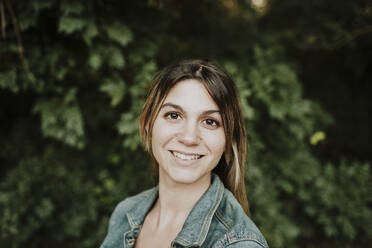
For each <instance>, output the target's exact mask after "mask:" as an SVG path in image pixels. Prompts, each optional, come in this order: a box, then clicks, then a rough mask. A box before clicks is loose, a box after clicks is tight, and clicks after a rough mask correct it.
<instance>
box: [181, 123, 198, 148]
mask: <svg viewBox="0 0 372 248" xmlns="http://www.w3.org/2000/svg"><path fill="white" fill-rule="evenodd" d="M177 138H178V141H179V142H180V143H182V144H184V145H186V146H195V145H198V144H199V143H200V139H201V138H200V130H199V126H198V124H197V122H196V121H195V122H194V121H187V122H185V124H184V125H183V127H182V129H181V130H180V133H179V135H178V137H177Z"/></svg>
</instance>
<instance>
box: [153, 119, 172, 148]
mask: <svg viewBox="0 0 372 248" xmlns="http://www.w3.org/2000/svg"><path fill="white" fill-rule="evenodd" d="M173 136H174V131H172V129H171V128H170V127H165V123H163V121H162V120H161V119H156V120H155V123H154V126H153V128H152V147H153V149H154V148H155V149H156V148H159V147H164V146H165V145H166V144H167V143H169V141H170V140H171V139H172V137H173Z"/></svg>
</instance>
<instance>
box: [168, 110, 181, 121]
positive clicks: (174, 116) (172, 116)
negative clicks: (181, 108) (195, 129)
mask: <svg viewBox="0 0 372 248" xmlns="http://www.w3.org/2000/svg"><path fill="white" fill-rule="evenodd" d="M165 118H167V119H170V120H177V119H179V118H181V117H180V115H179V114H178V113H175V112H171V113H167V114H165Z"/></svg>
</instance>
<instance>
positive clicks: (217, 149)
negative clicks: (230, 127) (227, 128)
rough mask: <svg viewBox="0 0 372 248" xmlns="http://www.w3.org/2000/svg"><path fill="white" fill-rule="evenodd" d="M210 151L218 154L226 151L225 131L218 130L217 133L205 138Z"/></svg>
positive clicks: (207, 135) (209, 134)
mask: <svg viewBox="0 0 372 248" xmlns="http://www.w3.org/2000/svg"><path fill="white" fill-rule="evenodd" d="M204 140H205V141H206V143H207V145H208V147H209V149H210V150H211V151H212V152H214V153H216V155H217V154H221V155H222V153H223V152H224V151H225V143H226V138H225V132H224V131H223V129H221V130H218V131H217V132H211V133H208V134H206V135H205V136H204Z"/></svg>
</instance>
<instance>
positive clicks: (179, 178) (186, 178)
mask: <svg viewBox="0 0 372 248" xmlns="http://www.w3.org/2000/svg"><path fill="white" fill-rule="evenodd" d="M210 174H211V172H206V173H200V172H197V171H190V170H182V169H175V170H171V171H169V173H168V176H169V177H170V178H171V180H172V181H174V182H175V183H179V184H193V183H198V182H200V180H203V179H205V178H206V177H207V176H208V175H210Z"/></svg>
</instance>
